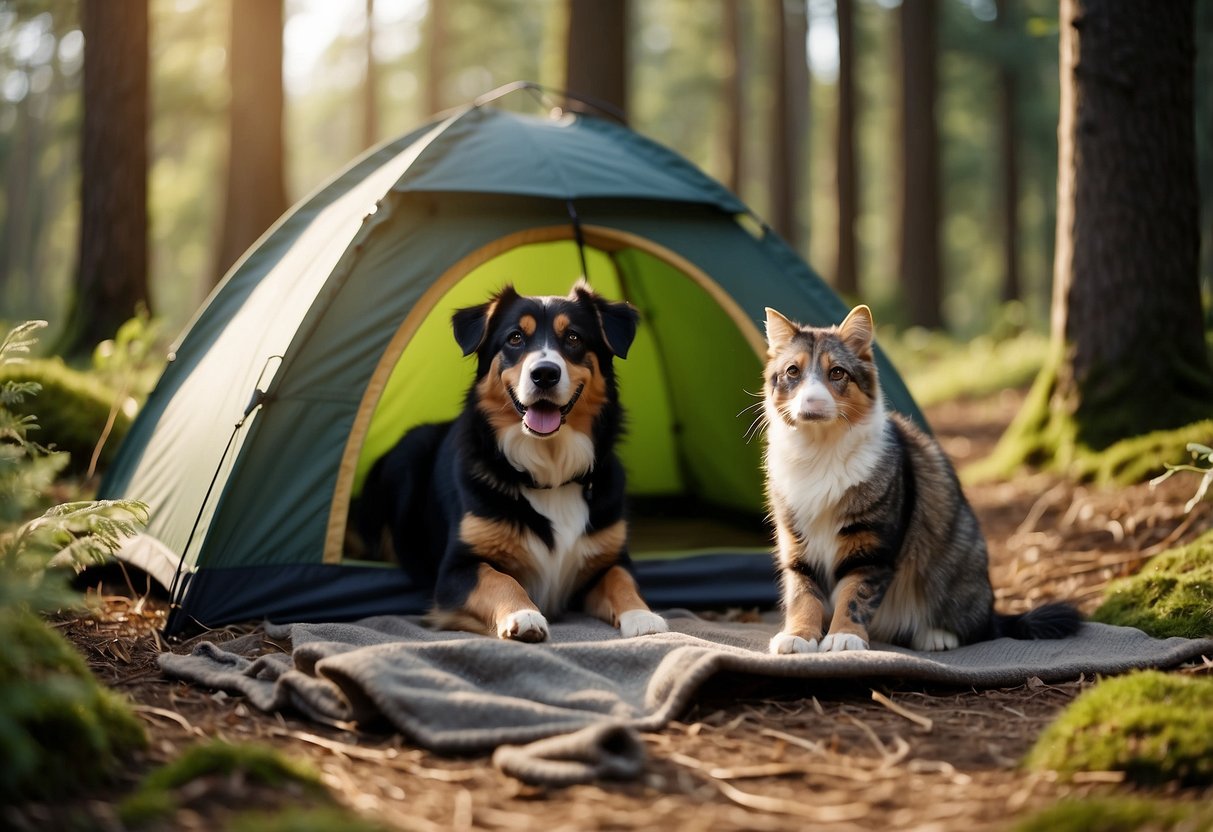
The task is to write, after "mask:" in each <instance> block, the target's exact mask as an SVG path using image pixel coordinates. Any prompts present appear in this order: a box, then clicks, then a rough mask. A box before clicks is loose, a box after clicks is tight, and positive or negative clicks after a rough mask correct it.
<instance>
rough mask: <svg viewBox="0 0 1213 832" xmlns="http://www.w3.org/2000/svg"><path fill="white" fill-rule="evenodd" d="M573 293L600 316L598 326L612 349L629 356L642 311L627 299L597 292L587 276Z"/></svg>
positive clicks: (613, 351)
mask: <svg viewBox="0 0 1213 832" xmlns="http://www.w3.org/2000/svg"><path fill="white" fill-rule="evenodd" d="M573 295H574V297H576V298H577V299H578V300H579V301H581V302H582V303H589V304H590V305H591V306H592V307H593V309H594V314H595V315H597V316H598V327H599V328H600V329H601V330H602V339H603V340H604V341H606V345H607V347H608V348H609V349H610V351H611V352H612V353H614V354H615V355H617V356H619V357H620V358H627V357H628V349H629V348H630V347H631V346H632V341H633V340H634V339H635V338H636V327H637V325H638V324H639V323H640V313H639V312H637V311H636V308H635V307H634V306H632V305H631V304H630V303H627V302H625V301H610V300H607V299H606V298H604V297H602V296H601V295H599V294H597V293H595V292H594V290H593V289H591V288H590V284H589V283H587V282H586V281H585V278H582V279H581V280H578V281H577V285H576V286H574V287H573Z"/></svg>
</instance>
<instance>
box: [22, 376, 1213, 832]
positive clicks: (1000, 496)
mask: <svg viewBox="0 0 1213 832" xmlns="http://www.w3.org/2000/svg"><path fill="white" fill-rule="evenodd" d="M1021 401H1022V394H1020V393H1011V392H1005V393H1002V394H1000V395H998V396H995V397H992V398H988V399H983V400H980V401H959V402H950V403H946V404H943V405H940V406H937V407H934V408H931V409H929V410H928V418H929V419H930V421H931V423H932V425H933V426H934V428H935V430H936V432H937V434H938V436H939V438H940V440H941V442H942V443H943V446H944V448H945V449H946V450H947V452H948V453H949V454H950V455H951V456H952V457H953V459H954V460H956V462H957V463H958V466H959V467H963V465H964V464H966V463H968V462H971V461H973V460H976V459H979V458H980V457H982V456H983V455H985V454H987V453H988V452H989V451H990V450H991V448H992V447H993V444H994V442H995V441H996V440H997V438H998V436H999V435H1000V434H1001V433H1002V431H1003V430H1004V428H1005V427H1006V425H1007V423H1008V422H1009V420H1010V418H1011V417H1012V416H1013V415H1014V413H1015V412H1016V409H1017V408H1018V406H1019V404H1020V402H1021ZM1194 487H1195V482H1194V481H1185V480H1184V478H1182V477H1175V478H1172V479H1171V480H1170V481H1168V482H1166V483H1164V484H1163V486H1162V487H1160V488H1158V489H1155V490H1151V489H1150V488H1149V487H1148V486H1147V485H1139V486H1133V487H1129V488H1117V489H1114V490H1101V489H1097V488H1095V487H1090V486H1085V485H1077V484H1074V483H1070V482H1067V481H1065V480H1063V479H1060V478H1058V477H1056V476H1053V475H1050V474H1041V473H1035V474H1025V475H1022V476H1018V477H1016V478H1014V479H1012V480H1010V481H1006V482H997V483H989V484H983V485H974V486H968V487H966V492H967V494H968V496H969V499H970V500H971V502H972V503H973V505H974V507H975V509H976V511H977V513H978V515H979V517H980V519H981V521H982V525H983V528H984V531H985V533H986V535H987V537H988V538H989V541H990V554H991V576H992V580H993V583H994V586H995V588H996V592H997V595H998V604H999V606H1000V608H1002V609H1003V610H1004V611H1008V612H1014V611H1019V610H1022V609H1025V608H1027V607H1029V606H1032V605H1034V604H1036V603H1038V602H1039V601H1040V600H1041V599H1044V598H1050V597H1056V598H1068V599H1072V600H1074V601H1076V602H1077V603H1078V604H1079V605H1080V606H1081V608H1082V609H1083V610H1084V612H1089V611H1091V610H1092V609H1094V607H1095V606H1097V605H1098V601H1099V596H1100V593H1101V591H1102V589H1103V587H1104V586H1105V585H1106V584H1107V582H1108V581H1109V580H1111V579H1113V578H1115V577H1117V576H1120V575H1124V574H1129V573H1131V572H1133V571H1135V570H1136V568H1137V567H1138V566H1139V565H1140V564H1141V562H1142V561H1143V560H1144V559H1146V558H1147V557H1149V556H1150V555H1152V554H1154V553H1156V552H1158V551H1160V550H1161V549H1164V548H1168V547H1170V546H1172V545H1175V544H1180V543H1184V542H1187V541H1189V540H1191V539H1192V538H1194V537H1196V536H1197V535H1198V534H1200V533H1201V532H1202V531H1204V530H1205V529H1207V528H1209V527H1210V526H1213V504H1210V503H1209V502H1208V501H1205V502H1203V503H1201V504H1199V505H1198V506H1197V507H1196V509H1195V510H1194V511H1193V512H1192V513H1191V514H1185V513H1184V511H1183V505H1184V503H1185V501H1186V500H1187V499H1188V498H1189V497H1190V496H1191V493H1192V491H1193V489H1194ZM101 600H102V604H101V608H100V610H99V611H98V612H96V613H94V614H92V615H89V616H85V617H79V618H71V619H67V620H63V621H60V622H58V624H57V626H59V628H60V629H61V631H63V632H64V633H65V634H66V635H67V636H68V637H69V638H70V639H71V640H72V641H73V642H74V643H75V644H76V645H77V646H78V647H79V648H80V649H81V650H82V651H83V652H84V653H85V655H86V656H87V657H88V660H89V662H90V664H91V666H92V668H93V670H94V671H95V672H96V673H97V675H98V676H99V677H100V678H101V679H102V680H103V681H104V682H105V683H106V684H108V685H110V686H111V687H113V688H114V689H116V690H118V691H120V692H122V693H124V694H126V695H128V696H129V697H130V698H131V699H132V700H133V702H134V703H135V708H136V713H137V714H138V715H139V716H140V717H141V718H142V720H143V721H144V723H145V725H146V727H147V730H148V733H149V735H150V737H151V745H150V748H149V750H148V751H147V752H146V754H145V755H144V758H143V760H142V761H141V764H140V770H138V771H131V772H130V773H129V775H128V777H127V778H125V782H123V783H121V784H119V785H120V788H119V789H117V790H111V791H110V792H108V793H107V796H104V797H97V798H96V799H94V800H92V801H89V802H87V804H86V805H85V806H83V807H77V809H80V808H84V809H85V810H86V811H87V813H88V814H89V815H90V816H91V817H92V818H93V819H94V821H95V823H96V826H98V827H99V828H107V827H108V828H119V827H118V826H117V825H116V824H117V821H116V820H114V817H115V816H114V805H115V803H114V798H113V796H112V795H115V794H116V795H118V796H119V797H121V796H122V795H124V794H127V793H129V790H130V789H132V788H133V787H134V784H135V783H136V782H137V781H138V779H139V778H140V776H141V775H142V774H143V773H144V772H146V770H148V769H150V768H151V767H152V766H154V765H156V764H159V763H162V762H166V761H169V760H172V759H175V758H176V757H178V756H179V755H180V754H181V753H182V751H183V750H184V749H186V748H187V747H189V746H190V745H192V744H195V743H198V742H200V741H203V740H204V739H209V738H223V739H227V740H231V741H256V742H258V743H263V744H268V745H272V746H274V747H277V748H279V749H281V750H283V751H285V752H286V753H287V754H288V755H289V756H290V757H292V758H296V759H299V758H303V759H307V760H308V761H310V762H311V763H312V764H313V765H314V767H315V768H316V769H317V770H318V771H320V772H321V775H322V778H323V780H324V782H325V783H326V785H327V786H328V787H329V788H330V790H331V791H332V792H333V793H334V794H335V795H336V796H337V798H338V799H339V800H340V801H341V802H342V803H344V804H346V805H347V806H349V807H350V808H352V809H354V810H355V811H357V812H358V813H360V814H361V815H363V816H364V817H366V818H368V819H372V820H374V821H376V822H378V823H380V824H383V825H384V826H386V827H388V828H397V829H408V830H439V829H442V830H460V829H502V830H511V829H519V830H527V832H536V831H537V830H543V832H557V830H590V829H657V828H659V829H662V830H664V832H674V830H688V831H689V830H713V832H720V830H742V829H746V830H767V829H799V828H804V827H805V826H806V825H813V826H815V827H816V826H820V827H821V828H828V829H924V830H925V829H930V830H963V832H976V830H984V829H1005V828H1008V827H1009V826H1011V825H1013V823H1014V821H1015V820H1016V819H1019V818H1022V817H1024V816H1026V815H1027V814H1029V813H1030V812H1032V811H1033V810H1035V809H1038V808H1043V807H1045V806H1048V805H1051V804H1052V803H1054V802H1055V801H1057V800H1059V799H1060V798H1063V797H1074V796H1083V795H1089V794H1110V793H1124V792H1128V791H1129V790H1130V789H1129V787H1128V786H1127V785H1125V784H1122V783H1119V782H1118V781H1117V778H1116V777H1115V776H1113V775H1111V774H1108V773H1102V774H1098V773H1097V774H1095V775H1092V776H1090V777H1089V778H1087V780H1086V781H1083V782H1076V783H1069V784H1063V783H1059V782H1057V781H1056V780H1055V778H1052V777H1050V776H1049V775H1047V774H1033V773H1027V772H1025V771H1023V770H1021V769H1020V768H1019V761H1020V760H1021V759H1022V757H1023V755H1024V754H1025V752H1027V751H1028V749H1029V748H1030V747H1031V745H1032V743H1033V742H1034V741H1035V739H1036V737H1037V736H1038V735H1039V734H1040V732H1041V731H1042V730H1043V729H1044V727H1045V726H1046V725H1048V724H1049V722H1050V721H1051V720H1052V719H1053V718H1054V717H1055V716H1056V715H1057V714H1058V713H1059V711H1061V710H1062V709H1063V708H1064V707H1065V706H1066V705H1067V704H1069V703H1070V702H1071V701H1072V700H1073V699H1074V697H1076V696H1077V695H1078V694H1079V693H1081V692H1082V691H1083V690H1084V689H1085V688H1087V687H1088V686H1090V685H1091V684H1093V682H1094V680H1092V679H1079V680H1076V681H1073V682H1071V683H1067V684H1061V685H1046V684H1042V683H1040V682H1039V680H1029V681H1028V683H1027V684H1026V685H1024V686H1021V687H1016V688H1008V689H1000V690H981V691H978V690H967V689H956V688H932V689H924V688H916V687H913V686H904V685H903V686H897V687H894V688H880V689H877V690H873V689H871V688H868V687H864V686H861V685H854V684H850V685H847V686H845V687H836V688H824V689H823V688H814V689H813V690H812V691H804V690H799V691H798V690H795V689H792V688H790V687H789V686H788V684H787V683H783V685H782V686H779V685H776V684H774V683H772V684H771V685H769V686H756V687H754V688H752V689H751V688H747V689H745V690H742V691H738V690H737V689H736V687H735V686H734V687H733V688H731V689H729V690H725V689H724V688H725V686H724V685H711V684H709V686H708V688H707V689H705V690H704V691H702V695H701V696H700V697H699V698H698V702H697V704H696V705H695V706H694V707H692V708H691V709H690V710H689V711H688V712H686V713H684V714H683V715H682V717H681V719H679V720H678V721H676V722H674V723H672V724H670V725H669V726H668V727H667V728H666V729H665V730H664V731H661V732H659V733H653V734H648V735H645V737H644V739H645V742H646V744H647V747H648V751H649V757H650V759H649V764H648V768H647V771H646V774H645V775H644V777H643V778H642V779H641V780H640V781H638V782H632V783H623V784H611V783H604V784H599V785H587V786H576V787H572V788H565V789H552V790H540V789H534V788H531V787H527V786H523V785H521V784H519V783H518V782H517V781H515V780H513V779H511V778H509V777H506V776H505V775H503V774H501V773H499V772H498V771H496V770H495V769H494V768H493V767H491V766H490V765H489V763H488V759H487V758H485V757H477V758H449V757H440V756H437V755H434V754H431V753H429V752H426V751H422V750H418V749H416V748H413V747H411V746H409V745H408V744H407V743H406V742H404V741H403V740H402V739H401V738H400V737H399V736H396V735H373V734H365V733H356V732H354V731H352V730H342V729H341V728H340V727H329V726H323V725H319V724H316V723H314V722H308V721H304V720H302V719H300V718H297V717H295V716H292V715H282V714H263V713H260V712H257V711H255V710H254V709H252V708H251V707H250V706H248V705H247V704H246V703H244V702H243V701H241V700H240V699H239V698H238V697H230V696H227V695H225V694H222V693H215V692H213V691H209V690H204V689H199V688H194V687H189V686H186V685H184V684H180V683H177V682H174V681H170V680H168V679H166V678H164V677H163V676H161V674H160V672H159V670H158V668H157V666H156V662H155V659H156V654H157V652H158V651H159V650H160V649H161V646H160V643H159V640H158V637H157V635H156V634H155V632H154V629H155V627H156V626H158V625H159V624H160V623H161V620H162V616H163V607H162V605H160V604H157V603H153V602H150V601H146V600H145V601H139V600H138V599H134V600H132V599H130V598H125V597H121V596H116V595H115V596H105V597H103V598H102V599H101ZM171 649H174V650H182V649H188V645H185V646H183V645H173V646H172V648H171ZM1184 672H1189V673H1205V674H1208V673H1209V672H1210V669H1209V668H1208V667H1205V668H1201V669H1195V668H1192V669H1188V670H1186V671H1184ZM1155 794H1159V793H1158V792H1156V793H1155ZM188 797H189V799H188V802H187V805H186V807H185V808H184V809H182V810H180V811H179V812H178V813H177V815H176V816H175V817H174V818H173V820H172V822H171V823H170V824H169V828H174V829H216V828H222V827H223V826H225V825H226V821H227V820H228V819H230V817H231V816H232V813H233V812H236V811H238V810H239V809H241V808H253V807H257V806H258V805H259V804H263V803H267V802H268V803H269V804H271V805H281V799H280V798H275V797H274V796H273V795H269V794H265V793H259V791H258V789H257V788H254V787H252V786H250V785H249V784H247V783H242V782H233V781H232V780H231V779H230V778H229V779H223V780H219V779H215V780H213V781H210V782H207V781H202V782H201V783H198V784H195V787H194V788H193V789H192V791H191V792H190V795H189V796H188ZM1167 797H1168V799H1171V800H1183V801H1208V800H1213V790H1209V789H1206V790H1203V791H1199V790H1197V791H1194V790H1172V791H1170V792H1167ZM276 801H277V802H276ZM61 810H62V807H58V808H51V807H42V808H41V809H39V808H36V807H31V812H33V814H31V815H27V816H26V820H27V821H29V822H31V823H36V822H40V821H41V822H42V825H41V828H53V827H54V826H55V824H54V823H53V821H54V818H55V817H56V816H58V814H59V812H60V811H61ZM47 822H49V824H50V825H46V823H47ZM111 824H113V825H111Z"/></svg>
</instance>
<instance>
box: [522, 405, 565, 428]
mask: <svg viewBox="0 0 1213 832" xmlns="http://www.w3.org/2000/svg"><path fill="white" fill-rule="evenodd" d="M522 418H523V421H525V422H526V426H527V427H528V428H530V429H531V430H532V431H534V432H535V433H539V434H548V433H555V432H556V430H557V429H558V428H559V427H560V408H558V407H556V406H554V405H550V404H547V403H546V402H537V403H535V404H533V405H531V406H530V407H529V408H527V411H526V414H525V415H524V416H523V417H522Z"/></svg>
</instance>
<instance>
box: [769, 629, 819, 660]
mask: <svg viewBox="0 0 1213 832" xmlns="http://www.w3.org/2000/svg"><path fill="white" fill-rule="evenodd" d="M769 649H770V651H771V652H772V653H774V654H776V655H780V654H785V653H816V652H817V649H818V648H817V639H815V638H809V639H805V638H801V637H800V636H796V635H792V634H791V633H789V632H787V631H786V630H783V631H780V632H778V633H776V634H775V636H774V638H772V639H771V644H770V648H769Z"/></svg>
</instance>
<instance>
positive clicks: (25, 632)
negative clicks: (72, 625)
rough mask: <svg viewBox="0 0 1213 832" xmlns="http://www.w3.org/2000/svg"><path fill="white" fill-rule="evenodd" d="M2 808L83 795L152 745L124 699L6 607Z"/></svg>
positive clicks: (47, 632) (51, 634) (2, 614)
mask: <svg viewBox="0 0 1213 832" xmlns="http://www.w3.org/2000/svg"><path fill="white" fill-rule="evenodd" d="M0 644H3V645H4V648H3V650H0V759H2V760H3V761H4V764H3V766H0V803H5V802H9V801H15V800H29V799H31V798H52V797H57V796H62V795H69V794H75V793H78V792H79V791H80V790H81V789H82V788H87V787H90V786H95V785H98V784H101V783H104V782H106V781H107V780H109V779H110V778H111V777H112V776H113V775H114V774H116V773H117V771H118V769H119V764H120V763H121V762H122V761H123V760H124V759H125V758H126V757H127V756H128V755H129V754H130V753H131V752H132V751H134V750H136V749H139V748H142V747H144V746H145V745H146V742H147V740H146V736H145V734H144V732H143V726H142V725H141V724H140V723H139V721H138V720H137V719H136V718H135V716H134V715H133V714H132V713H131V711H130V709H129V707H128V706H127V704H126V702H125V700H124V699H122V698H121V697H119V696H118V695H117V694H115V693H113V692H111V691H109V690H107V689H106V688H104V687H102V686H101V685H100V684H98V683H97V681H96V680H95V679H94V678H93V676H92V674H91V673H89V671H88V668H87V667H86V666H85V664H84V660H83V659H82V658H81V657H80V654H79V653H77V652H76V651H75V649H74V648H73V647H72V646H71V645H70V644H69V643H68V642H67V640H66V639H64V638H63V637H62V636H61V635H59V633H57V632H55V631H54V630H52V629H50V628H49V627H47V626H46V625H45V624H44V623H43V622H42V620H41V619H40V618H38V616H36V615H35V614H33V613H31V612H28V611H25V610H21V609H18V608H14V607H0Z"/></svg>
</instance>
